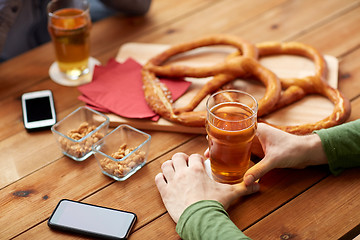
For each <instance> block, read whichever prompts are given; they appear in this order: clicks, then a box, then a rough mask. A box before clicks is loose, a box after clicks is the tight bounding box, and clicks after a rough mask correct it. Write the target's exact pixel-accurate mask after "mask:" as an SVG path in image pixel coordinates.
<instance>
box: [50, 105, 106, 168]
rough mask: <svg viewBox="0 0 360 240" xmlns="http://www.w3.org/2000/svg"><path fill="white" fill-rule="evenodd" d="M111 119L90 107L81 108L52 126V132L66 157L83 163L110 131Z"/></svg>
mask: <svg viewBox="0 0 360 240" xmlns="http://www.w3.org/2000/svg"><path fill="white" fill-rule="evenodd" d="M108 127H109V117H107V116H105V115H104V114H101V113H99V112H97V111H95V110H93V109H90V108H88V107H79V108H78V109H76V110H75V111H74V112H72V113H70V114H69V115H68V116H66V117H65V118H64V119H62V120H61V121H59V122H58V123H56V124H55V125H53V126H52V128H51V131H52V133H53V134H54V136H55V139H56V141H57V143H58V145H59V147H60V149H61V151H62V152H63V154H64V155H66V156H68V157H70V158H72V159H74V160H76V161H83V160H85V159H87V158H88V157H89V156H90V155H91V154H92V148H91V147H92V145H93V144H94V143H96V142H97V141H99V140H100V139H101V138H102V137H103V136H105V134H106V133H107V131H108Z"/></svg>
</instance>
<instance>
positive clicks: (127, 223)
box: [48, 199, 137, 239]
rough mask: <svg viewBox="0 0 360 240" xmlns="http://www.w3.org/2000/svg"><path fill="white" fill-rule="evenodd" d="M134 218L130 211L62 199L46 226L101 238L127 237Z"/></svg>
mask: <svg viewBox="0 0 360 240" xmlns="http://www.w3.org/2000/svg"><path fill="white" fill-rule="evenodd" d="M136 219H137V217H136V214H135V213H132V212H127V211H122V210H117V209H112V208H106V207H101V206H97V205H92V204H87V203H82V202H78V201H73V200H68V199H62V200H60V202H59V203H58V205H57V206H56V208H55V210H54V212H53V213H52V214H51V216H50V218H49V220H48V226H49V227H50V228H52V229H55V230H64V231H69V232H73V233H79V234H83V235H86V236H90V237H95V238H101V239H127V237H128V236H129V234H130V230H131V229H132V227H133V226H134V224H135V222H136Z"/></svg>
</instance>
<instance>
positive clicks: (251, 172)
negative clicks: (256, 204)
mask: <svg viewBox="0 0 360 240" xmlns="http://www.w3.org/2000/svg"><path fill="white" fill-rule="evenodd" d="M271 169H273V167H272V166H271V165H270V164H268V162H267V161H266V159H265V158H264V159H262V160H261V161H260V162H258V163H257V164H255V165H254V166H252V167H251V168H249V169H248V170H247V171H246V173H245V174H244V183H245V185H246V186H250V185H252V184H254V183H255V182H256V181H257V180H258V179H260V178H261V177H262V176H264V175H265V174H266V173H267V172H269V171H270V170H271Z"/></svg>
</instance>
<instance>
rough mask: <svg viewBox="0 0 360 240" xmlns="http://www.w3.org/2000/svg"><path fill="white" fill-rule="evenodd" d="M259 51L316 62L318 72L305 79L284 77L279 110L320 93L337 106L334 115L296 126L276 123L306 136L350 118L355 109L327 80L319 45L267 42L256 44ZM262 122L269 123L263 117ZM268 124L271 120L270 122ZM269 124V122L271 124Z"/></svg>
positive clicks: (282, 127) (262, 55)
mask: <svg viewBox="0 0 360 240" xmlns="http://www.w3.org/2000/svg"><path fill="white" fill-rule="evenodd" d="M256 46H257V48H258V50H259V57H260V58H261V57H264V56H269V55H277V54H290V55H299V56H303V57H307V58H309V59H310V60H312V61H313V62H314V64H315V75H313V76H307V77H304V78H280V81H281V85H282V88H283V89H284V92H283V93H282V95H281V98H280V100H279V102H278V103H277V104H276V106H275V109H274V110H276V109H280V108H282V107H284V106H287V105H289V104H291V103H293V102H295V101H297V100H299V99H301V98H303V97H304V96H305V95H308V94H319V95H322V96H324V97H326V98H328V99H329V100H330V101H331V102H332V103H333V104H334V109H333V112H332V113H331V115H330V116H328V117H326V118H324V119H322V120H320V121H318V122H315V123H309V124H302V125H296V126H275V125H273V124H270V125H273V126H275V127H277V128H279V129H282V130H284V131H286V132H290V133H294V134H299V135H304V134H308V133H311V132H313V131H314V130H318V129H321V128H328V127H332V126H335V125H338V124H340V123H343V122H345V121H346V119H348V117H349V116H350V112H351V107H350V102H349V100H348V99H347V98H345V97H344V96H343V95H342V94H341V93H340V92H339V91H338V90H337V89H334V88H332V87H331V86H330V85H329V84H328V83H327V82H326V81H325V80H326V77H327V65H326V61H325V59H324V57H323V56H322V54H320V53H319V52H318V51H317V50H316V49H315V48H313V47H311V46H309V45H306V44H304V43H299V42H285V43H279V42H265V43H259V44H257V45H256ZM259 121H262V122H266V121H265V120H263V119H259ZM266 123H268V122H266ZM268 124H269V123H268Z"/></svg>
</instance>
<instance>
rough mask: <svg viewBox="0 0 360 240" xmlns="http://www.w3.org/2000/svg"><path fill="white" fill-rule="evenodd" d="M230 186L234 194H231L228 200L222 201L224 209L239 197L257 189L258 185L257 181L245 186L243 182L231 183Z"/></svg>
mask: <svg viewBox="0 0 360 240" xmlns="http://www.w3.org/2000/svg"><path fill="white" fill-rule="evenodd" d="M231 188H232V190H231V191H232V192H233V193H235V194H233V196H232V198H231V199H230V201H224V202H223V203H222V204H223V205H224V208H225V209H227V208H228V207H230V206H231V205H233V204H234V203H236V202H237V201H238V200H239V199H240V197H242V196H245V195H249V194H252V193H255V192H257V191H259V189H260V185H259V183H254V184H251V185H250V186H246V185H245V183H244V182H241V183H237V184H233V185H231Z"/></svg>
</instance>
